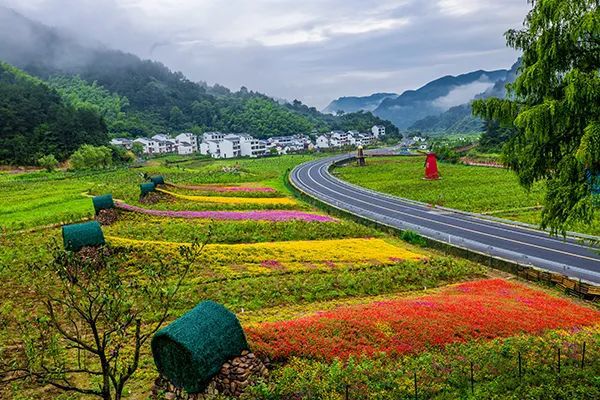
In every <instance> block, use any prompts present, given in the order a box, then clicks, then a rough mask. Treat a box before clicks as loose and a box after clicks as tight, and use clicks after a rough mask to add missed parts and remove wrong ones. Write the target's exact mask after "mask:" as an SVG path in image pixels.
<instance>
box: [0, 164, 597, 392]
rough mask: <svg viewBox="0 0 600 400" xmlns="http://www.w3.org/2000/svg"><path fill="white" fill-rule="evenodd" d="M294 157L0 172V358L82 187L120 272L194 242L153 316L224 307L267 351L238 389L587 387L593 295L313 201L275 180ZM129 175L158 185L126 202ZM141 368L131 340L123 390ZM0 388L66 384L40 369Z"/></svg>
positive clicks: (149, 373) (28, 315)
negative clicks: (504, 269) (536, 281)
mask: <svg viewBox="0 0 600 400" xmlns="http://www.w3.org/2000/svg"><path fill="white" fill-rule="evenodd" d="M306 159H307V158H306V157H298V156H287V157H281V158H276V159H264V160H243V161H193V162H187V163H182V164H176V165H177V166H173V165H169V166H165V165H160V164H155V165H149V166H145V167H143V168H141V169H130V170H115V171H107V172H102V173H96V174H84V175H79V174H70V173H55V174H50V175H49V174H46V173H28V174H23V175H2V176H0V183H1V184H0V199H2V202H1V203H0V224H2V226H3V228H4V229H3V231H2V235H1V236H0V240H1V241H0V266H1V268H0V279H2V282H3V288H4V290H2V292H1V293H0V299H1V304H2V306H1V307H0V321H1V322H2V323H1V324H0V353H1V354H0V357H1V356H4V357H8V356H10V354H9V353H10V349H14V346H20V345H22V342H21V337H20V332H21V331H20V330H19V327H21V326H23V324H34V321H39V319H38V318H40V315H41V311H42V309H41V306H40V303H39V299H38V298H37V297H36V293H35V290H34V288H35V287H36V286H38V285H39V284H44V285H45V286H50V287H51V286H52V281H47V279H49V277H48V276H47V275H40V274H39V269H37V268H34V267H33V265H41V264H43V263H44V262H48V261H49V260H50V259H51V258H52V254H53V253H52V245H53V243H57V244H58V246H61V238H60V228H59V227H58V226H47V227H41V226H42V225H52V224H58V223H60V222H65V221H79V220H82V219H85V218H92V217H93V214H94V210H93V207H92V202H91V199H90V197H89V196H90V195H100V194H104V193H112V194H113V196H114V197H115V198H116V199H118V200H119V202H118V204H117V205H118V207H117V208H116V210H115V212H114V213H115V214H114V215H115V216H116V220H115V221H111V223H110V224H106V225H104V226H103V231H104V234H105V237H106V239H107V246H108V248H109V249H110V255H109V257H110V261H111V262H112V263H115V264H116V265H117V266H118V268H119V270H120V272H121V274H122V276H123V278H124V279H130V280H131V281H132V282H137V281H140V280H143V279H149V276H150V275H148V274H149V273H151V272H152V271H155V270H156V269H158V268H161V267H166V268H173V270H174V271H175V270H176V269H177V265H179V264H178V263H180V262H181V261H182V259H181V257H182V256H181V253H180V251H178V250H179V249H180V248H181V247H182V246H189V245H190V243H192V242H195V241H199V242H202V243H206V245H205V247H204V249H203V251H202V253H201V254H200V256H199V258H197V259H196V260H195V261H194V264H193V265H192V266H191V268H190V270H189V272H188V274H187V275H186V278H185V281H184V282H183V285H182V287H181V290H180V292H179V293H178V296H177V301H176V304H175V306H174V309H173V310H172V313H171V315H170V316H169V318H168V321H172V320H173V319H175V318H177V317H178V316H179V315H181V314H183V313H184V312H186V311H187V310H189V309H191V308H192V307H194V306H195V305H196V304H197V303H199V302H200V301H202V300H207V299H211V300H214V301H216V302H218V303H221V304H224V305H225V306H226V307H227V308H228V309H230V310H231V311H233V312H234V313H235V314H236V315H237V316H238V318H239V319H240V321H241V323H242V326H243V327H244V329H245V331H246V335H247V337H248V340H249V342H250V345H251V347H252V349H253V350H254V351H255V352H256V353H257V354H258V355H260V356H263V357H269V358H271V359H272V360H274V363H273V364H272V367H271V368H272V371H271V378H270V379H268V380H265V381H263V382H260V383H259V384H257V385H256V386H254V387H252V388H251V389H249V391H248V393H247V394H246V396H247V398H254V399H257V398H258V399H298V398H311V399H343V398H345V396H346V393H349V396H350V398H352V399H366V398H371V399H372V398H380V399H387V398H390V399H391V398H394V399H396V398H407V397H412V398H414V392H415V382H416V385H417V389H416V390H417V392H418V397H419V398H441V399H444V398H461V397H472V398H482V399H484V398H485V399H487V398H494V397H495V398H502V396H503V395H504V394H506V393H507V392H508V391H510V392H511V393H514V398H522V395H524V394H527V395H528V394H530V393H533V392H532V391H535V396H537V397H547V396H548V395H549V394H552V395H555V394H556V393H559V394H560V395H561V396H562V397H563V398H576V397H577V396H578V395H579V394H581V393H583V391H584V392H585V395H586V396H590V397H589V398H595V397H598V396H600V392H599V389H598V385H597V380H596V378H594V376H598V375H599V373H600V335H599V330H600V312H599V311H598V310H597V307H595V306H593V305H590V304H586V303H583V302H576V301H574V300H573V299H569V298H567V297H564V296H562V295H561V294H559V293H558V292H556V291H551V290H549V289H544V288H541V287H534V286H532V285H529V284H525V283H521V282H517V281H516V279H514V278H511V277H507V276H502V275H499V274H498V273H497V272H494V271H491V270H489V269H487V268H486V267H484V266H482V265H478V264H475V263H472V262H468V261H465V260H462V259H457V258H453V257H448V256H446V255H444V254H442V253H439V252H437V251H435V250H432V249H428V248H422V247H418V246H416V245H413V244H410V243H406V242H403V241H401V240H399V239H398V238H396V237H392V236H390V235H388V234H385V233H383V232H380V231H378V230H376V229H373V228H370V227H366V226H363V225H359V224H357V223H354V222H351V221H348V220H344V219H343V218H340V217H334V216H330V215H327V214H325V213H323V212H322V211H319V210H317V209H314V208H313V207H311V206H309V205H308V204H305V203H303V202H302V201H301V200H299V199H297V198H295V197H294V196H293V194H292V193H291V192H289V190H288V189H287V187H286V185H285V184H284V177H285V174H286V171H287V170H288V169H289V168H290V167H292V166H293V165H295V164H297V163H300V162H302V161H305V160H306ZM232 171H233V172H232ZM144 172H145V173H147V174H160V175H162V176H164V178H165V180H166V182H167V183H172V184H174V185H173V186H166V187H165V188H164V190H165V192H161V193H160V194H159V195H156V196H154V198H153V201H152V202H151V203H148V202H147V201H140V199H139V197H138V195H139V187H138V186H139V184H140V183H142V182H143V181H144V179H143V177H142V176H141V173H144ZM217 199H218V200H217ZM222 199H227V200H222ZM258 200H260V201H258ZM23 229H25V230H24V231H23ZM177 278H178V275H177V274H176V273H175V272H173V274H172V279H171V281H170V284H174V283H175V281H176V279H177ZM42 280H43V282H42ZM144 312H145V321H147V322H148V323H151V322H154V321H157V320H159V318H160V316H159V315H158V314H157V312H156V310H154V309H153V308H152V305H147V309H146V310H145V311H144ZM583 342H585V343H586V344H587V355H586V358H587V361H586V362H585V365H584V368H581V366H580V360H581V357H582V350H581V345H582V343H583ZM557 348H561V349H562V353H561V354H562V356H561V357H562V362H563V364H562V370H561V380H560V381H559V380H557V376H556V371H555V369H554V367H555V359H554V358H553V357H554V355H555V354H556V351H557ZM519 354H520V355H519ZM517 357H522V361H523V363H524V365H525V367H524V372H522V373H521V374H520V375H519V374H518V373H517V372H516V371H517V370H516V365H517ZM471 366H473V374H474V381H475V383H474V384H473V385H472V383H471V381H470V378H469V377H470V372H469V368H470V367H471ZM156 374H157V373H156V369H155V367H154V364H153V361H152V357H151V355H150V352H149V348H145V349H144V350H143V354H142V358H141V362H140V370H139V371H138V372H137V373H136V375H135V376H134V380H133V382H132V383H131V385H130V386H128V393H127V396H126V398H130V399H146V398H148V395H149V392H150V388H151V386H152V382H153V380H154V379H155V378H156ZM0 390H2V391H0V397H1V398H19V399H40V398H42V399H50V398H59V397H60V398H61V399H70V398H79V397H80V396H79V395H77V394H60V392H59V391H57V390H56V389H52V388H49V387H44V385H43V384H40V382H14V383H13V384H12V385H11V386H8V387H4V388H3V389H0ZM597 395H598V396H597Z"/></svg>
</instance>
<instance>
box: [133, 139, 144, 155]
mask: <svg viewBox="0 0 600 400" xmlns="http://www.w3.org/2000/svg"><path fill="white" fill-rule="evenodd" d="M131 151H132V152H133V154H135V155H136V156H138V157H141V156H142V155H143V154H144V145H143V144H141V143H139V142H135V143H133V144H132V145H131Z"/></svg>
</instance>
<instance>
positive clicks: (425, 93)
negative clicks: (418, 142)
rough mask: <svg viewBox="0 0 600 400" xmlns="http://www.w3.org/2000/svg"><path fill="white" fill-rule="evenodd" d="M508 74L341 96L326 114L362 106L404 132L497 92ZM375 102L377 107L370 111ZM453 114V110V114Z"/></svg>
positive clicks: (472, 74)
mask: <svg viewBox="0 0 600 400" xmlns="http://www.w3.org/2000/svg"><path fill="white" fill-rule="evenodd" d="M509 74H510V71H509V70H505V69H501V70H496V71H483V70H479V71H474V72H470V73H467V74H462V75H458V76H451V75H448V76H444V77H442V78H439V79H436V80H434V81H432V82H429V83H428V84H426V85H425V86H423V87H421V88H419V89H417V90H407V91H405V92H404V93H402V94H401V95H394V94H388V93H382V94H374V95H372V96H366V97H341V98H339V99H337V100H334V101H333V102H331V104H330V105H329V106H327V108H326V111H329V112H335V111H337V110H342V111H345V112H350V111H351V110H352V111H355V110H356V109H357V107H363V108H362V109H363V110H369V111H372V112H373V114H375V115H376V116H378V117H380V118H382V119H385V120H389V121H391V122H393V123H394V125H396V126H397V127H398V128H400V129H407V128H409V127H410V126H412V125H413V124H414V123H415V122H417V121H419V120H422V119H424V118H427V117H436V116H439V115H441V114H442V113H444V112H446V111H448V110H450V109H451V108H453V107H457V106H461V105H463V104H466V103H468V102H470V101H471V100H473V99H475V98H476V97H477V96H478V95H480V94H481V93H484V92H488V91H489V92H490V93H491V92H492V91H494V90H496V91H498V90H499V88H496V89H494V88H495V87H496V84H497V83H499V82H503V81H505V80H506V79H507V78H508V76H509ZM377 102H379V104H378V105H376V107H375V108H373V107H374V105H375V104H376V103H377ZM346 107H347V108H346ZM456 111H457V110H453V113H456Z"/></svg>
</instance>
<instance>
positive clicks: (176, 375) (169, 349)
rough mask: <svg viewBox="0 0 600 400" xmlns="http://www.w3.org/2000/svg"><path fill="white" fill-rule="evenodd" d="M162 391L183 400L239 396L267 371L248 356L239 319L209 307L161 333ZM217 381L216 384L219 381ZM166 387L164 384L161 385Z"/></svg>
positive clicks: (156, 349)
mask: <svg viewBox="0 0 600 400" xmlns="http://www.w3.org/2000/svg"><path fill="white" fill-rule="evenodd" d="M152 354H153V356H154V362H155V364H156V367H157V369H158V371H159V373H160V375H161V377H163V378H161V379H159V380H158V381H157V385H158V386H159V387H160V388H161V389H162V390H165V391H167V392H168V393H173V394H174V397H171V398H178V399H188V398H189V399H202V398H203V397H198V396H204V394H207V393H213V394H214V393H222V394H226V393H227V394H229V395H239V394H240V393H241V391H243V390H244V389H245V388H246V387H247V386H248V385H249V384H250V378H251V377H252V376H257V375H264V374H265V373H266V371H267V370H266V367H265V365H264V364H263V363H262V361H261V360H259V359H258V358H256V357H255V356H254V355H253V354H252V353H250V352H249V350H248V343H247V342H246V336H245V335H244V331H243V329H242V327H241V325H240V323H239V321H238V319H237V318H236V316H235V315H234V314H233V313H232V312H230V311H229V310H227V309H226V308H225V307H224V306H222V305H220V304H217V303H215V302H212V301H204V302H202V303H200V304H198V305H197V306H196V307H195V308H194V309H193V310H191V311H189V312H188V313H186V314H184V315H183V316H182V317H181V318H179V319H178V320H176V321H175V322H173V323H172V324H170V325H169V326H167V327H165V328H163V329H162V330H160V331H159V332H158V333H157V334H156V335H155V336H154V338H153V339H152ZM215 377H216V378H215ZM161 382H162V384H161Z"/></svg>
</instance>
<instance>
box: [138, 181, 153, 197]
mask: <svg viewBox="0 0 600 400" xmlns="http://www.w3.org/2000/svg"><path fill="white" fill-rule="evenodd" d="M155 190H156V185H155V184H154V183H152V182H150V183H142V184H141V185H140V192H141V193H140V195H141V196H142V197H144V196H145V195H147V194H148V193H152V192H154V191H155Z"/></svg>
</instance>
